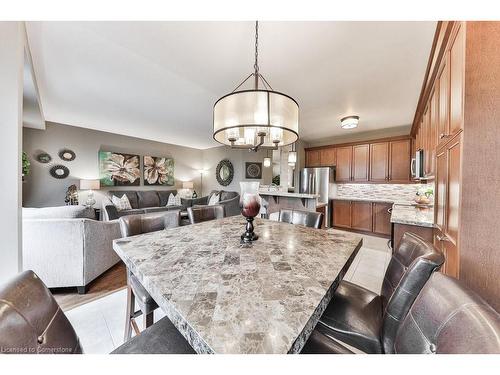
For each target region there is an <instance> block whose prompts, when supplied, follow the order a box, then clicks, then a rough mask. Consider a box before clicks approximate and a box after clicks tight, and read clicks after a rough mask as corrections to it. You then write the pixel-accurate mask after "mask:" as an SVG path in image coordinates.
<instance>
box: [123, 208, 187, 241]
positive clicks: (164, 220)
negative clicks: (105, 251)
mask: <svg viewBox="0 0 500 375" xmlns="http://www.w3.org/2000/svg"><path fill="white" fill-rule="evenodd" d="M119 221H120V231H121V233H122V237H130V236H136V235H138V234H142V233H149V232H156V231H158V230H163V229H167V228H175V227H178V226H179V225H180V222H181V214H180V211H179V210H171V211H164V212H158V213H150V214H139V215H127V216H122V217H120V219H119Z"/></svg>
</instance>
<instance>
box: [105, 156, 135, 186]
mask: <svg viewBox="0 0 500 375" xmlns="http://www.w3.org/2000/svg"><path fill="white" fill-rule="evenodd" d="M139 162H140V159H139V155H129V154H120V153H117V152H109V151H99V179H100V180H101V186H139V185H140V183H141V170H140V165H139Z"/></svg>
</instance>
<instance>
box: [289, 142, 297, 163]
mask: <svg viewBox="0 0 500 375" xmlns="http://www.w3.org/2000/svg"><path fill="white" fill-rule="evenodd" d="M295 163H297V151H296V150H295V142H294V143H292V149H291V150H290V151H288V165H291V166H294V165H295Z"/></svg>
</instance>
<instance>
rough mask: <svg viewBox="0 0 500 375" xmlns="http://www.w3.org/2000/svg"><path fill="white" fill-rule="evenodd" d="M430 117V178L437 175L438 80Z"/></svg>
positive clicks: (433, 93)
mask: <svg viewBox="0 0 500 375" xmlns="http://www.w3.org/2000/svg"><path fill="white" fill-rule="evenodd" d="M430 111H431V113H430V116H429V152H428V153H427V154H428V160H427V163H428V165H429V168H428V171H429V175H430V176H434V173H435V158H436V145H437V139H438V135H437V131H438V122H439V80H436V83H435V86H434V91H433V92H432V95H431V99H430Z"/></svg>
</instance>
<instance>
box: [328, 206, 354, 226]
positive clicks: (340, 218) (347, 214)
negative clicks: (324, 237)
mask: <svg viewBox="0 0 500 375" xmlns="http://www.w3.org/2000/svg"><path fill="white" fill-rule="evenodd" d="M332 205H333V210H332V211H333V220H332V221H333V225H334V226H335V227H340V228H350V227H351V201H338V200H334V201H333V203H332Z"/></svg>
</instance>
